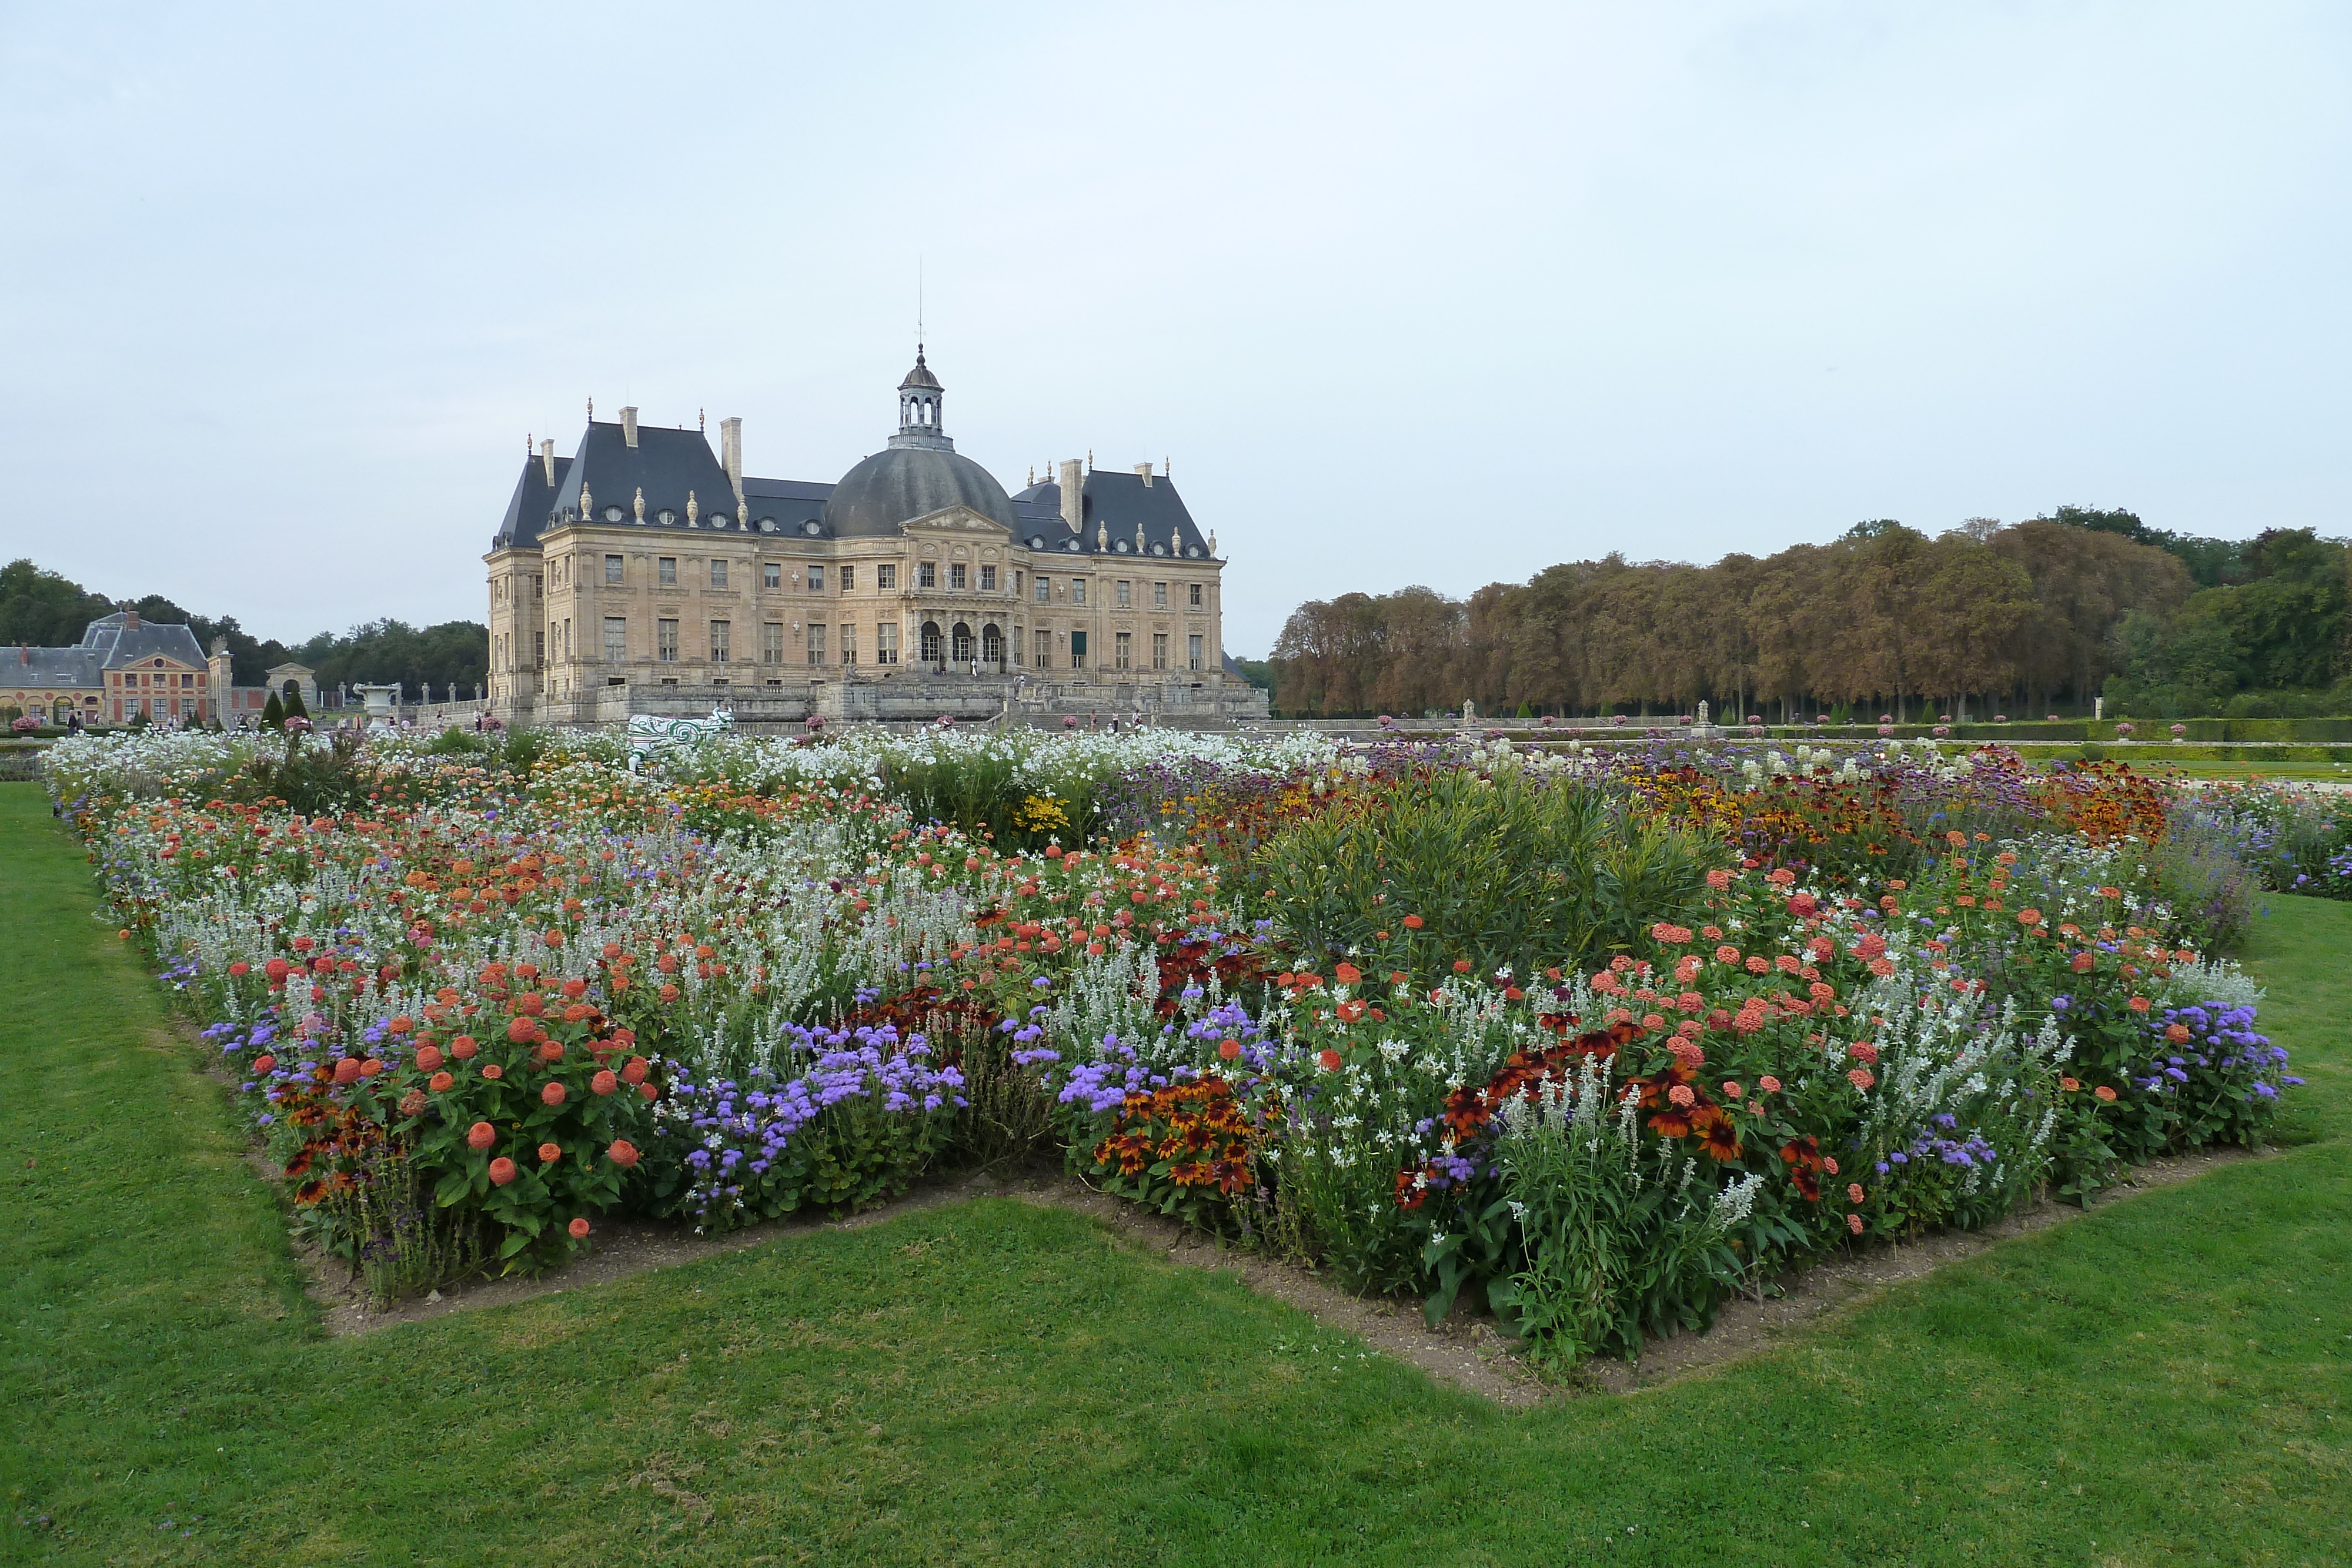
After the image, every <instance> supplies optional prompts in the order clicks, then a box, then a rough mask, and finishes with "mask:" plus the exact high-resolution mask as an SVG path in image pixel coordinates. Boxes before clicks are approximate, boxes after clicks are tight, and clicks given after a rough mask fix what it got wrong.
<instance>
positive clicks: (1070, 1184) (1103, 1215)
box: [175, 1019, 2267, 1406]
mask: <svg viewBox="0 0 2352 1568" xmlns="http://www.w3.org/2000/svg"><path fill="white" fill-rule="evenodd" d="M178 1022H179V1025H180V1027H179V1028H178V1030H176V1031H175V1032H176V1033H177V1035H178V1037H179V1040H181V1041H182V1042H183V1043H185V1044H192V1045H200V1044H201V1040H200V1037H199V1036H198V1035H197V1033H196V1030H194V1028H193V1027H192V1026H190V1025H189V1024H187V1023H186V1021H185V1020H184V1019H179V1020H178ZM200 1071H204V1072H205V1076H207V1077H209V1078H211V1079H213V1080H214V1081H215V1082H218V1083H220V1084H221V1085H222V1086H223V1087H224V1088H225V1089H226V1090H228V1091H230V1092H232V1093H233V1092H235V1089H236V1085H235V1083H234V1082H231V1081H230V1079H229V1076H228V1075H227V1074H226V1073H224V1072H222V1071H220V1070H219V1069H218V1067H217V1065H216V1064H215V1063H213V1062H211V1061H205V1062H204V1063H203V1065H202V1067H201V1068H200ZM2266 1152H2267V1151H2266ZM2266 1152H2265V1153H2266ZM2261 1157H2263V1155H2259V1154H2255V1153H2253V1152H2252V1151H2249V1150H2245V1149H2239V1148H2220V1149H2202V1150H2198V1151H2196V1152H2194V1153H2191V1154H2186V1155H2170V1156H2168V1157H2166V1158H2162V1159H2158V1160H2155V1161H2152V1162H2150V1163H2149V1164H2147V1165H2146V1166H2137V1167H2134V1168H2132V1169H2130V1170H2128V1171H2127V1172H2126V1174H2125V1175H2124V1176H2123V1177H2122V1179H2121V1180H2119V1181H2118V1182H2117V1183H2116V1186H2114V1187H2111V1188H2109V1189H2108V1191H2107V1192H2106V1194H2105V1196H2104V1197H2101V1198H2100V1199H2099V1200H2098V1201H2097V1202H2096V1203H2095V1204H2094V1205H2093V1208H2094V1209H2096V1208H2103V1207H2106V1205H2108V1204H2110V1203H2114V1202H2116V1201H2118V1200H2120V1199H2122V1198H2126V1197H2132V1196H2134V1195H2136V1194H2137V1193H2141V1192H2147V1191H2150V1190H2152V1189H2154V1188H2157V1187H2160V1186H2173V1185H2175V1184H2177V1183H2179V1182H2184V1181H2189V1180H2193V1179H2195V1178H2196V1177H2198V1176H2202V1175H2204V1174H2205V1173H2206V1172H2207V1171H2210V1170H2211V1169H2213V1168H2214V1167H2215V1166H2222V1165H2230V1164H2234V1163H2236V1162H2237V1161H2240V1160H2244V1159H2249V1158H2261ZM247 1163H248V1164H249V1165H250V1166H251V1167H252V1169H253V1171H254V1174H255V1175H256V1176H258V1177H259V1178H260V1179H261V1180H262V1181H263V1182H264V1183H265V1184H266V1185H268V1186H271V1187H272V1188H273V1189H278V1190H280V1191H281V1193H282V1188H283V1186H284V1183H283V1181H282V1180H281V1179H280V1177H279V1173H278V1170H277V1168H276V1167H275V1166H273V1165H271V1163H270V1162H269V1161H268V1159H267V1158H266V1157H265V1156H264V1155H262V1153H261V1150H260V1147H259V1145H258V1144H256V1145H254V1146H253V1148H252V1149H251V1150H250V1151H249V1153H248V1156H247ZM980 1197H1009V1198H1016V1199H1018V1200H1020V1201H1022V1202H1024V1203H1032V1204H1039V1205H1045V1206H1049V1207H1056V1208H1065V1209H1068V1210H1070V1211H1072V1212H1074V1213H1077V1214H1082V1215H1085V1216H1086V1217H1087V1218H1090V1219H1093V1220H1094V1221H1096V1222H1097V1224H1099V1225H1102V1226H1103V1227H1105V1228H1108V1229H1109V1230H1110V1231H1111V1232H1113V1233H1114V1234H1116V1235H1118V1236H1120V1237H1122V1238H1124V1239H1127V1240H1128V1241H1129V1243H1131V1244H1133V1245H1136V1246H1138V1247H1139V1248H1140V1249H1144V1250H1147V1251H1150V1252H1151V1253H1154V1254H1156V1255H1158V1256H1160V1257H1163V1258H1165V1259H1166V1260H1168V1261H1170V1262H1171V1263H1180V1264H1184V1265H1187V1266H1189V1267H1192V1268H1204V1269H1220V1270H1227V1271H1229V1272H1232V1273H1234V1274H1235V1275H1237V1276H1238V1277H1239V1278H1240V1279H1241V1281H1242V1282H1243V1283H1244V1285H1246V1286H1248V1287H1249V1289H1250V1290H1252V1291H1255V1292H1256V1293H1258V1294H1259V1295H1262V1296H1267V1297H1271V1298H1272V1299H1274V1300H1276V1301H1282V1302H1284V1303H1285V1304H1286V1305H1289V1306H1292V1307H1296V1308H1297V1309H1298V1310H1299V1311H1300V1312H1305V1313H1307V1315H1308V1316H1309V1317H1311V1318H1313V1319H1315V1321H1316V1322H1318V1323H1321V1324H1323V1325H1324V1326H1326V1327H1328V1328H1334V1329H1339V1330H1341V1331H1343V1332H1345V1333H1352V1334H1354V1335H1356V1336H1357V1337H1358V1338H1360V1339H1361V1340H1363V1341H1364V1342H1365V1343H1368V1344H1370V1346H1371V1347H1372V1348H1373V1349H1375V1350H1378V1351H1380V1352H1381V1353H1382V1354H1386V1355H1389V1356H1391V1357H1393V1358H1394V1359H1396V1360H1398V1361H1402V1362H1406V1363H1409V1364H1412V1365H1414V1366H1417V1367H1419V1368H1420V1369H1421V1370H1422V1371H1423V1372H1424V1373H1426V1374H1428V1375H1430V1376H1431V1377H1433V1378H1435V1379H1437V1380H1438V1381H1440V1382H1442V1383H1447V1384H1451V1385H1454V1386H1455V1387H1457V1388H1462V1389H1465V1390H1466V1391H1468V1392H1470V1393H1473V1394H1476V1395H1478V1396H1482V1397H1484V1398H1486V1399H1488V1400H1491V1401H1493V1402H1494V1403H1495V1404H1497V1405H1502V1406H1529V1405H1534V1404H1538V1403H1540V1402H1542V1401H1544V1400H1546V1399H1551V1398H1558V1397H1562V1396H1574V1395H1577V1394H1632V1393H1635V1392H1639V1391H1642V1390H1646V1389H1654V1388H1659V1387H1663V1386H1665V1385H1669V1384H1672V1383H1675V1382H1679V1381H1680V1380H1682V1379H1683V1378H1685V1377H1687V1376H1690V1375H1694V1374H1696V1373H1700V1372H1704V1371H1706V1370H1708V1369H1710V1368H1714V1367H1718V1366H1726V1365H1729V1364H1734V1363H1737V1362H1740V1361H1745V1360H1747V1359H1748V1358H1749V1357H1751V1356H1757V1355H1762V1354H1768V1353H1769V1352H1770V1351H1772V1350H1775V1349H1777V1348H1779V1346H1780V1344H1782V1343H1785V1342H1786V1341H1788V1340H1789V1339H1790V1338H1791V1337H1792V1336H1794V1335H1795V1334H1796V1333H1799V1332H1800V1331H1801V1330H1802V1329H1803V1328H1805V1327H1806V1325H1808V1324H1810V1323H1811V1322H1813V1321H1814V1320H1815V1319H1817V1318H1821V1317H1822V1316H1824V1315H1825V1314H1828V1313H1832V1312H1841V1311H1844V1310H1848V1309H1852V1308H1856V1307H1860V1306H1862V1305H1864V1304H1866V1303H1868V1302H1869V1301H1874V1300H1875V1299H1876V1298H1878V1297H1879V1296H1881V1295H1883V1294H1885V1291H1886V1290H1887V1289H1888V1288H1889V1287H1890V1286H1894V1285H1898V1284H1901V1283H1903V1282H1904V1281H1909V1280H1916V1279H1921V1278H1924V1277H1925V1276H1927V1275H1928V1274H1930V1273H1933V1272H1934V1271H1935V1270H1937V1269H1940V1268H1942V1267H1944V1266H1945V1265H1946V1264H1948V1263H1955V1262H1958V1261H1960V1260H1963V1259H1966V1258H1972V1257H1975V1256H1976V1255H1977V1254H1978V1253H1979V1252H1983V1251H1986V1250H1988V1249H1990V1248H1992V1247H1995V1246H1998V1245H1999V1244H2000V1243H2001V1242H2003V1241H2006V1240H2008V1239H2011V1238H2012V1237H2017V1236H2023V1235H2026V1234H2028V1233H2030V1232H2032V1231H2036V1230H2042V1229H2046V1228H2049V1227H2051V1226H2053V1225H2059V1224H2063V1223H2064V1222H2065V1221H2067V1220H2070V1219H2074V1218H2079V1217H2080V1216H2081V1215H2083V1214H2084V1213H2086V1212H2089V1211H2087V1210H2084V1208H2082V1207H2079V1206H2076V1205H2074V1204H2060V1203H2055V1202H2053V1201H2052V1200H2050V1199H2049V1198H2046V1197H2045V1198H2042V1199H2041V1200H2039V1201H2037V1202H2036V1203H2034V1204H2032V1205H2031V1206H2029V1207H2026V1208H2023V1209H2021V1210H2019V1211H2018V1212H2017V1213H2015V1214H2012V1215H2011V1216H2009V1217H2008V1218H2004V1219H2002V1220H2000V1222H1999V1223H1997V1224H1994V1225H1990V1226H1988V1227H1986V1228H1983V1229H1981V1230H1970V1231H1942V1232H1937V1233H1936V1234H1934V1235H1931V1236H1927V1237H1923V1238H1921V1239H1918V1240H1916V1241H1910V1242H1904V1243H1901V1244H1897V1245H1881V1246H1873V1247H1868V1248H1863V1249H1850V1250H1848V1251H1845V1252H1843V1253H1841V1254H1839V1255H1837V1256H1834V1257H1832V1258H1828V1259H1825V1260H1822V1261H1820V1262H1817V1263H1812V1264H1810V1265H1808V1266H1806V1267H1804V1268H1802V1269H1799V1270H1792V1271H1790V1273H1788V1274H1785V1275H1783V1276H1781V1277H1780V1278H1779V1279H1777V1280H1773V1281H1766V1282H1765V1283H1764V1284H1763V1285H1762V1286H1761V1288H1760V1290H1759V1293H1758V1294H1757V1295H1743V1296H1739V1297H1737V1298H1734V1299H1733V1300H1732V1301H1727V1302H1726V1303H1725V1304H1724V1306H1723V1307H1722V1309H1721V1310H1720V1311H1719V1312H1717V1314H1716V1321H1715V1324H1714V1326H1713V1327H1712V1328H1710V1329H1708V1330H1707V1331H1706V1333H1685V1334H1675V1335H1673V1336H1671V1337H1669V1338H1666V1339H1663V1340H1658V1341H1654V1342H1653V1343H1651V1344H1650V1345H1649V1346H1647V1347H1646V1349H1645V1353H1644V1354H1643V1356H1642V1357H1641V1359H1640V1360H1639V1361H1622V1360H1618V1359H1616V1358H1613V1357H1599V1358H1595V1359H1593V1360H1591V1361H1588V1362H1585V1363H1583V1364H1581V1365H1580V1366H1579V1367H1578V1368H1577V1369H1576V1371H1575V1373H1574V1374H1573V1375H1571V1376H1570V1378H1569V1379H1568V1380H1566V1381H1564V1382H1555V1381H1547V1380H1546V1379H1544V1378H1542V1377H1540V1376H1539V1375H1538V1374H1537V1373H1536V1372H1535V1370H1534V1369H1533V1368H1532V1367H1530V1366H1529V1365H1528V1364H1527V1363H1526V1362H1524V1361H1522V1360H1521V1359H1520V1358H1519V1357H1518V1356H1517V1355H1516V1354H1513V1353H1512V1350H1511V1348H1510V1343H1509V1342H1508V1341H1507V1340H1506V1339H1504V1338H1503V1337H1502V1336H1501V1335H1499V1334H1498V1333H1496V1331H1495V1328H1494V1325H1493V1324H1492V1323H1491V1322H1488V1321H1486V1320H1485V1319H1483V1318H1480V1317H1478V1316H1476V1315H1475V1314H1473V1313H1471V1312H1468V1311H1467V1310H1466V1309H1457V1310H1456V1311H1455V1312H1454V1313H1453V1315H1452V1316H1450V1317H1449V1318H1447V1319H1446V1321H1444V1322H1442V1323H1440V1324H1438V1325H1437V1327H1435V1328H1430V1327H1428V1326H1426V1324H1425V1323H1424V1322H1423V1318H1422V1312H1421V1303H1420V1302H1419V1301H1412V1300H1410V1299H1403V1298H1392V1297H1377V1296H1371V1297H1367V1296H1358V1295H1354V1294H1351V1293H1349V1291H1345V1290H1343V1289H1341V1288H1340V1287H1339V1286H1338V1285H1335V1284H1333V1283H1331V1282H1330V1281H1328V1280H1326V1279H1324V1278H1323V1277H1322V1276H1320V1275H1318V1274H1317V1273H1316V1272H1315V1271H1314V1270H1310V1269H1307V1268H1306V1267H1304V1266H1303V1265H1300V1264H1297V1263H1293V1262H1287V1261H1285V1260H1279V1259H1275V1258H1270V1257H1267V1256H1265V1254H1263V1253H1256V1252H1248V1251H1243V1250H1241V1249H1236V1248H1234V1247H1231V1246H1229V1245H1227V1244H1225V1243H1224V1242H1223V1240H1221V1239H1219V1238H1216V1237H1213V1236H1210V1235H1207V1234H1205V1233H1203V1232H1202V1231H1200V1230H1196V1229H1194V1228H1191V1227H1189V1226H1186V1225H1184V1224H1182V1223H1181V1222H1180V1221H1177V1220H1174V1219H1171V1218H1166V1217H1165V1216H1161V1215H1157V1214H1152V1213H1150V1212H1149V1211H1147V1210H1144V1209H1140V1208H1138V1207H1135V1206H1134V1205H1133V1204H1130V1203H1128V1202H1126V1201H1124V1200H1122V1199H1119V1198H1116V1197H1109V1196H1108V1195H1107V1194H1104V1193H1099V1192H1096V1191H1094V1190H1093V1189H1091V1188H1089V1187H1087V1186H1086V1185H1085V1184H1083V1183H1081V1182H1079V1181H1077V1180H1076V1178H1074V1177H1071V1176H1047V1175H1040V1174H1035V1173H1031V1172H1018V1173H1013V1174H1010V1175H1004V1174H992V1173H990V1172H987V1171H973V1172H966V1173H961V1174H959V1175H956V1176H950V1177H948V1178H946V1179H944V1180H941V1181H939V1182H936V1183H933V1184H929V1185H926V1186H918V1187H916V1188H914V1189H913V1190H911V1191H909V1192H908V1193H906V1194H904V1195H902V1196H901V1197H897V1198H894V1199H892V1200H890V1201H889V1202H887V1203H883V1204H878V1205H877V1206H876V1207H872V1208H869V1209H866V1210H864V1211H862V1212H860V1213H857V1214H853V1215H849V1216H846V1217H845V1218H839V1219H823V1218H792V1219H780V1220H771V1221H768V1222H766V1223H763V1224H760V1225H753V1226H748V1227H746V1228H743V1229H741V1230H736V1231H730V1232H729V1233H727V1234H725V1235H723V1236H700V1235H697V1234H695V1233H694V1232H693V1231H691V1230H688V1229H687V1228H684V1227H682V1226H678V1225H675V1224H660V1223H656V1222H653V1221H649V1220H641V1219H613V1220H606V1221H604V1222H602V1223H601V1224H600V1225H599V1226H598V1228H597V1232H596V1243H595V1246H594V1247H593V1249H591V1250H590V1251H589V1252H587V1253H586V1254H585V1255H584V1256H583V1257H582V1258H580V1259H578V1260H575V1261H573V1262H572V1263H569V1264H567V1265H565V1266H564V1267H563V1268H562V1269H558V1270H550V1271H548V1272H546V1273H542V1274H535V1275H515V1276H510V1277H507V1278H503V1279H493V1278H485V1277H477V1278H473V1279H468V1280H461V1281H456V1282H454V1283H451V1284H448V1285H445V1286H443V1287H442V1288H441V1289H439V1290H437V1291H432V1292H431V1293H429V1294H427V1295H425V1296H423V1297H416V1298H410V1299H407V1300H404V1301H397V1302H394V1303H392V1304H391V1305H389V1306H373V1305H371V1303H370V1302H369V1301H368V1300H367V1299H366V1297H365V1295H364V1293H363V1292H362V1291H360V1290H359V1289H358V1288H357V1287H356V1284H355V1282H354V1281H352V1278H351V1277H350V1274H349V1272H348V1270H346V1269H345V1268H344V1267H343V1265H341V1263H339V1262H337V1261H336V1260H333V1259H331V1258H330V1257H329V1256H328V1255H327V1254H326V1253H324V1252H323V1251H321V1250H320V1249H319V1248H317V1247H316V1246H313V1245H310V1244H309V1243H306V1242H304V1241H302V1240H301V1239H299V1238H298V1237H295V1236H292V1235H290V1234H289V1237H288V1244H289V1249H291V1251H292V1252H293V1255H294V1259H295V1261H296V1264H297V1266H298V1268H299V1271H300V1273H301V1276H302V1280H303V1286H304V1291H305V1293H306V1294H307V1295H309V1296H310V1299H311V1300H312V1301H316V1302H318V1303H319V1306H320V1313H321V1318H322V1322H323V1325H324V1327H325V1328H326V1331H327V1333H329V1334H330V1335H331V1336H334V1337H338V1338H340V1337H342V1336H345V1335H350V1334H360V1333H373V1332H375V1331H376V1330H378V1329H385V1328H391V1327H394V1325H396V1324H399V1323H406V1322H428V1321H430V1320H432V1319H434V1318H438V1317H444V1316H446V1315H447V1314H449V1313H451V1312H471V1311H474V1310H477V1309H478V1308H483V1307H496V1306H504V1305H506V1304H508V1303H509V1302H513V1301H530V1300H533V1299H534V1298H537V1297H540V1296H550V1295H555V1294H559V1293H561V1292H562V1291H568V1290H572V1289H575V1288H585V1287H588V1286H593V1285H602V1284H607V1283H610V1282H612V1281H616V1280H625V1279H627V1278H629V1277H630V1276H632V1275H635V1274H639V1273H643V1272H644V1271H646V1270H648V1269H667V1268H670V1267H672V1266H674V1265H677V1264H680V1263H692V1262H696V1261H698V1260H702V1259H705V1258H712V1257H717V1256H719V1255H721V1254H723V1253H728V1252H739V1251H742V1250H743V1249H747V1248H751V1247H759V1246H763V1245H765V1244H766V1243H768V1242H771V1241H781V1240H787V1239H792V1238H794V1237H801V1236H809V1235H814V1234H815V1233H818V1232H821V1231H826V1230H856V1229H863V1228H866V1227H867V1226H870V1225H880V1224H883V1223H885V1222H887V1221H888V1220H892V1219H896V1218H898V1217H899V1216H901V1215H905V1214H914V1213H919V1212H920V1211H922V1210H924V1209H928V1208H937V1207H942V1206H945V1205H948V1204H957V1203H967V1202H970V1201H971V1200H972V1199H974V1198H980Z"/></svg>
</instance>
